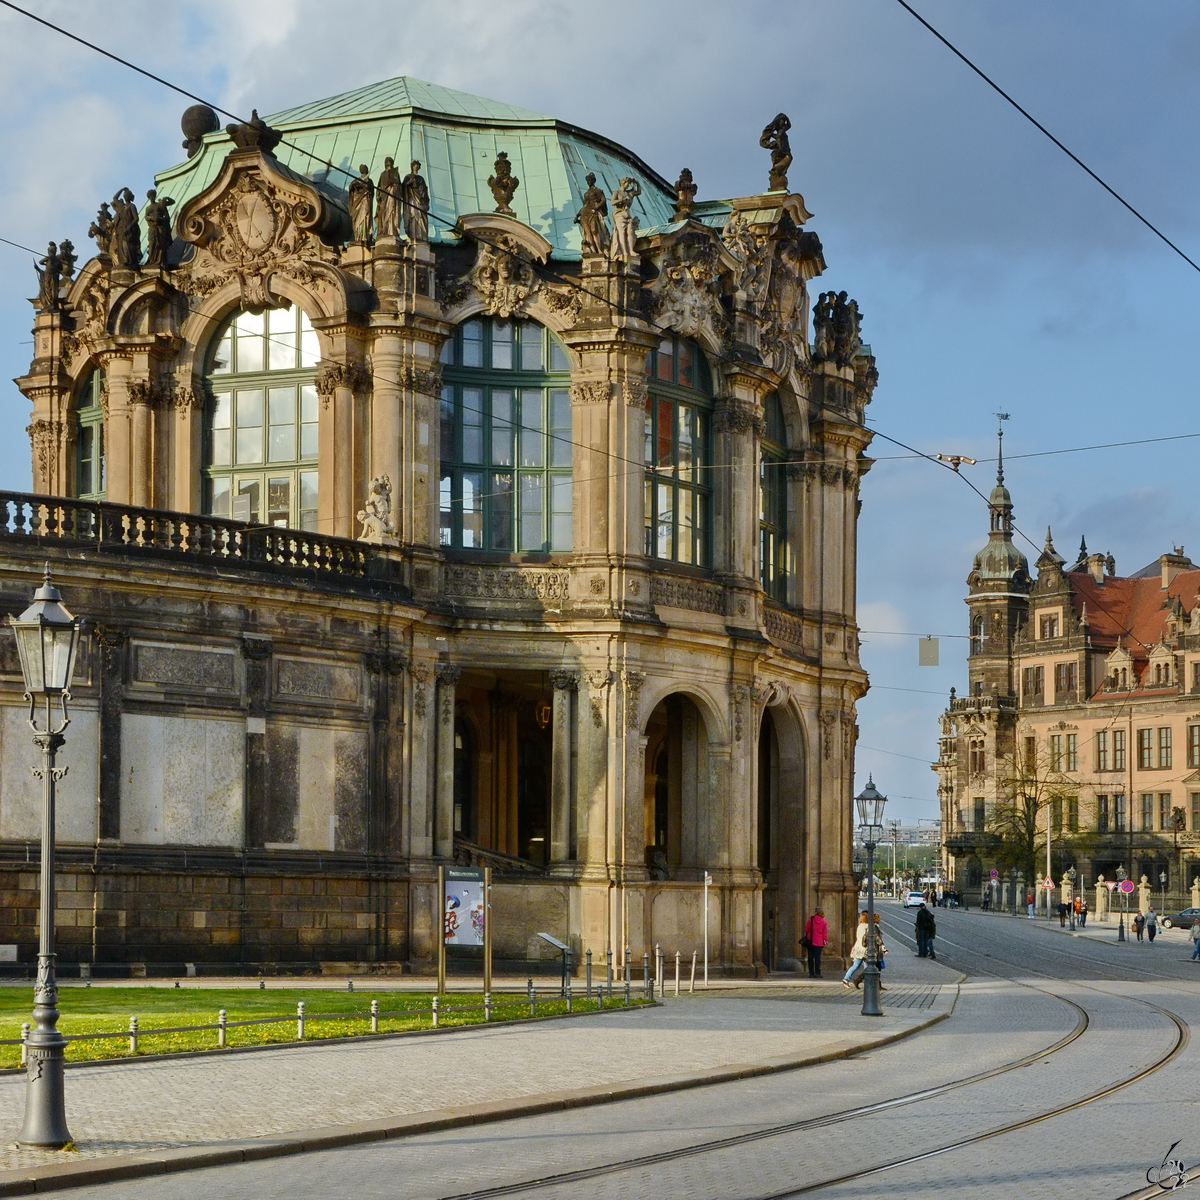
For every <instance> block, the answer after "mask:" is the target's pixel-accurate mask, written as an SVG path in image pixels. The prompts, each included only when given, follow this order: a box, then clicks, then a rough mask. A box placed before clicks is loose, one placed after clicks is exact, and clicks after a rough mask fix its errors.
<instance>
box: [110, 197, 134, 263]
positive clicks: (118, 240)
mask: <svg viewBox="0 0 1200 1200" xmlns="http://www.w3.org/2000/svg"><path fill="white" fill-rule="evenodd" d="M112 208H113V219H112V233H111V235H110V239H109V249H108V252H109V254H110V255H112V261H113V266H114V267H116V268H117V269H118V270H122V271H134V270H136V269H137V268H138V267H139V266H141V263H142V227H141V224H140V223H139V221H138V210H137V205H135V204H134V202H133V193H132V192H131V191H130V190H129V189H128V188H122V189H121V190H120V191H119V192H118V193H117V194H116V195H115V196H114V197H113V199H112Z"/></svg>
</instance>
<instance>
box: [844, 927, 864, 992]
mask: <svg viewBox="0 0 1200 1200" xmlns="http://www.w3.org/2000/svg"><path fill="white" fill-rule="evenodd" d="M867 929H868V926H867V914H866V913H865V912H861V913H859V914H858V928H857V929H856V930H855V931H854V945H853V946H852V947H851V948H850V965H849V967H847V968H846V973H845V975H843V976H842V983H843V984H844V985H845V986H846V987H858V985H859V983H860V982H861V981H862V973H863V972H864V971H865V970H866V969H867V963H866V958H867Z"/></svg>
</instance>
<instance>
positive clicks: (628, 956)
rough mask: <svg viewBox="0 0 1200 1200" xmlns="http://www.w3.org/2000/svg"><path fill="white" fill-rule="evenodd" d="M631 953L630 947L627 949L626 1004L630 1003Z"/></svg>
mask: <svg viewBox="0 0 1200 1200" xmlns="http://www.w3.org/2000/svg"><path fill="white" fill-rule="evenodd" d="M630 957H631V951H630V949H629V947H628V946H626V947H625V1003H626V1004H628V1003H629V982H630V980H629V969H630V968H629V960H630Z"/></svg>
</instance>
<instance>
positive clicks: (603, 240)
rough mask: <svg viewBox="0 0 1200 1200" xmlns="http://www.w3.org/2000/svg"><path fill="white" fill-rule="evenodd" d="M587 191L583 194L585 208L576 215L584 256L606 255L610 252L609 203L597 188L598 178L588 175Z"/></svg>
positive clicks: (591, 173) (591, 174) (589, 173)
mask: <svg viewBox="0 0 1200 1200" xmlns="http://www.w3.org/2000/svg"><path fill="white" fill-rule="evenodd" d="M587 185H588V186H587V191H586V192H584V193H583V207H582V208H581V209H580V210H579V211H578V212H577V213H576V214H575V224H576V225H578V226H579V241H580V244H581V246H582V249H583V252H584V254H604V253H606V252H607V250H608V223H607V222H606V221H605V217H607V216H608V201H607V200H606V199H605V198H604V193H603V192H602V191H601V190H600V188H598V187H597V186H596V176H595V174H594V173H593V172H591V171H589V172H588V174H587Z"/></svg>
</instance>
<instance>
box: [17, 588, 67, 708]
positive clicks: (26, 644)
mask: <svg viewBox="0 0 1200 1200" xmlns="http://www.w3.org/2000/svg"><path fill="white" fill-rule="evenodd" d="M60 599H61V597H60V596H59V593H58V589H57V588H56V587H54V585H53V584H51V583H50V581H49V579H47V580H46V582H45V583H44V584H43V585H42V586H41V587H40V588H38V590H37V591H36V592H35V593H34V595H33V603H32V604H31V605H30V606H29V607H28V608H27V609H26V610H25V611H24V612H23V613H22V614H21V615H20V616H19V617H12V618H10V621H11V624H12V631H13V635H14V636H15V638H16V640H17V654H18V655H19V656H20V658H21V674H22V675H24V677H25V690H26V691H27V692H29V694H30V695H34V696H37V695H48V696H57V695H60V694H61V693H63V692H65V691H66V690H67V689H68V688H69V687H70V686H71V678H72V676H73V675H74V673H75V655H76V652H77V651H78V649H79V622H78V621H76V620H75V618H74V617H73V616H71V614H70V613H69V612H67V610H66V609H65V608H63V606H62V605H61V604H60V603H59V600H60Z"/></svg>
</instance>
